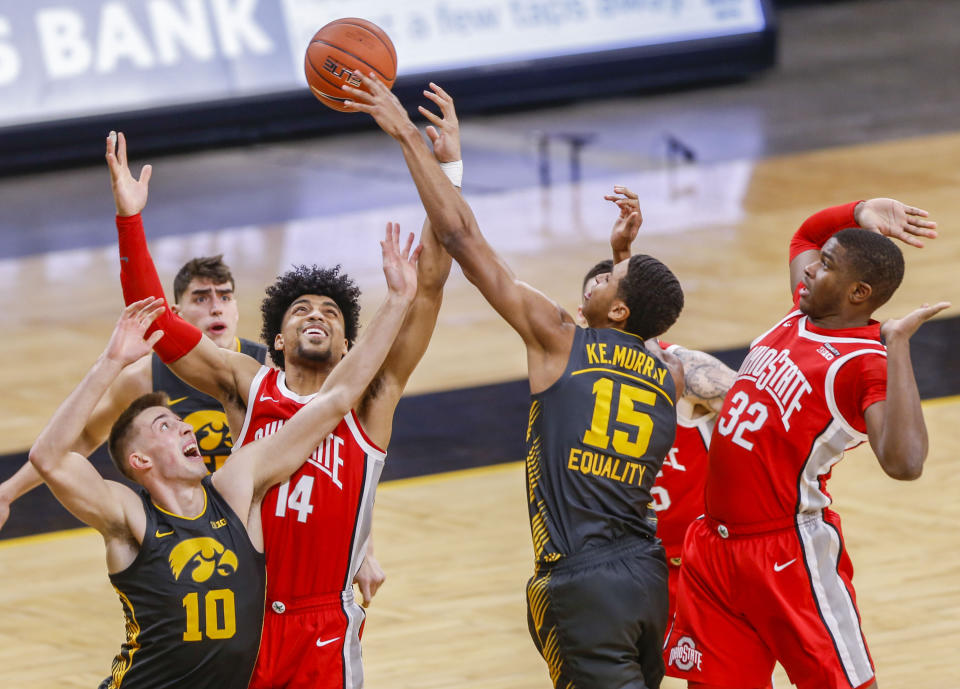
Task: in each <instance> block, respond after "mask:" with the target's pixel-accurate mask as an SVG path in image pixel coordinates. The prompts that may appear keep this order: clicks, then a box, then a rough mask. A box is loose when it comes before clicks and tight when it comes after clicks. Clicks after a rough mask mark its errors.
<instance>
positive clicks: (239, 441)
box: [230, 366, 270, 452]
mask: <svg viewBox="0 0 960 689" xmlns="http://www.w3.org/2000/svg"><path fill="white" fill-rule="evenodd" d="M269 372H270V367H269V366H261V367H260V370H259V371H257V375H255V376H254V377H253V380H251V381H250V389H249V390H248V391H247V413H246V414H245V415H244V417H243V426H241V427H240V432H239V433H231V434H230V435H231V436H232V437H233V449H232V450H231V452H236V451H237V450H238V449H240V446H241V445H243V439H244V438H246V437H247V430H248V429H249V427H250V419H251V417H252V416H253V407H254V403H255V402H256V400H257V395H258V394H260V383H262V382H263V377H264V376H265V375H267V374H268V373H269Z"/></svg>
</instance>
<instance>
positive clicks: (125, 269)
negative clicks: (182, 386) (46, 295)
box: [106, 132, 259, 422]
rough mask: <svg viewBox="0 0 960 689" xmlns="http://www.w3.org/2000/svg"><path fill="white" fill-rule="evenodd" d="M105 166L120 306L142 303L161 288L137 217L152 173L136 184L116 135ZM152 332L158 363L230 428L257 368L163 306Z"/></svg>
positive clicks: (124, 145)
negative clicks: (211, 403)
mask: <svg viewBox="0 0 960 689" xmlns="http://www.w3.org/2000/svg"><path fill="white" fill-rule="evenodd" d="M106 160H107V167H108V168H109V169H110V181H111V188H112V189H113V199H114V202H115V204H116V207H117V219H116V220H117V239H118V245H119V250H120V284H121V286H122V287H123V298H124V301H125V302H126V303H127V304H130V303H133V302H135V301H139V300H141V299H146V298H148V297H163V286H162V285H161V283H160V278H159V276H158V275H157V269H156V267H155V266H154V264H153V259H152V258H151V256H150V252H149V250H148V248H147V240H146V237H145V236H144V230H143V220H142V218H141V216H140V213H141V211H142V210H143V209H144V207H145V206H146V202H147V195H148V184H149V181H150V177H151V175H152V168H151V166H149V165H146V166H144V168H143V171H142V173H141V175H140V179H136V178H134V177H133V175H132V174H131V172H130V167H129V164H128V161H127V142H126V137H124V135H123V133H122V132H120V133H119V134H118V133H114V132H110V136H108V137H107V150H106ZM154 329H162V330H163V331H164V332H165V333H166V335H165V337H164V338H163V339H162V340H160V342H159V343H158V345H157V349H156V351H157V354H158V355H159V356H160V358H161V359H162V360H163V361H164V363H165V364H167V365H168V366H170V368H171V369H172V370H173V372H174V373H176V374H177V375H178V376H179V377H180V378H181V379H183V380H184V381H186V382H187V383H189V384H190V385H192V386H193V387H195V388H197V389H198V390H201V391H203V392H205V393H207V394H209V395H211V396H213V397H215V398H216V399H217V400H219V401H220V402H221V404H222V405H223V407H224V409H225V410H227V413H228V415H231V416H232V418H230V419H229V420H230V421H231V422H235V421H236V420H237V419H236V416H237V415H236V408H237V406H238V402H239V403H240V405H239V406H242V398H243V396H244V395H245V394H246V393H247V388H248V386H249V381H250V380H251V379H252V377H253V376H254V375H255V374H256V371H257V369H258V368H259V364H257V363H256V362H255V361H253V360H252V359H249V357H244V356H242V355H237V353H236V352H229V351H227V350H226V349H221V348H220V347H217V346H216V344H214V342H213V341H212V340H210V339H209V338H205V337H203V333H202V332H201V331H200V330H199V329H198V328H196V327H194V326H193V325H191V324H189V323H187V322H186V321H185V320H183V319H182V318H180V317H179V316H177V315H176V314H174V313H173V311H172V310H170V308H169V306H167V305H166V304H165V305H164V310H163V312H162V313H161V314H160V315H159V317H158V318H157V320H156V323H155V325H154ZM151 332H152V331H151ZM149 334H150V333H148V335H149ZM248 359H249V361H248ZM231 412H233V414H231Z"/></svg>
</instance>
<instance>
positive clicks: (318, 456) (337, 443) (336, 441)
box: [253, 419, 343, 490]
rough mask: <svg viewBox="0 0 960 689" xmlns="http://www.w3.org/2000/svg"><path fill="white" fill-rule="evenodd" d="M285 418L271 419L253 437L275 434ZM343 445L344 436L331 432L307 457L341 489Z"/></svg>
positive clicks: (258, 437)
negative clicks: (341, 451) (341, 452)
mask: <svg viewBox="0 0 960 689" xmlns="http://www.w3.org/2000/svg"><path fill="white" fill-rule="evenodd" d="M283 421H284V420H283V419H277V420H276V421H271V422H270V423H268V424H266V425H265V426H261V427H260V428H258V429H257V430H256V431H254V434H253V439H254V440H259V439H260V438H265V437H267V436H268V435H273V434H274V433H276V432H277V431H279V430H280V427H281V426H283ZM342 447H343V438H341V437H339V436H336V435H334V434H333V433H331V434H330V435H328V436H327V437H326V439H324V441H323V442H322V443H321V444H320V446H319V447H318V448H317V449H316V450H314V451H313V452H312V453H311V454H310V456H309V457H308V458H307V462H308V463H310V464H312V465H313V466H315V467H317V468H318V469H319V470H320V471H322V472H323V473H324V474H326V475H327V476H329V477H330V480H331V481H332V482H333V485H335V486H336V487H337V488H339V489H340V490H343V482H342V481H341V480H340V470H341V469H342V468H343V458H342V457H341V456H340V450H341V448H342Z"/></svg>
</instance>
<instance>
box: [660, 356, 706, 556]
mask: <svg viewBox="0 0 960 689" xmlns="http://www.w3.org/2000/svg"><path fill="white" fill-rule="evenodd" d="M660 346H661V347H662V348H663V349H665V350H667V351H668V352H669V351H671V350H672V349H675V348H676V345H669V344H667V343H666V342H661V343H660ZM692 412H693V405H692V404H690V403H689V402H687V401H686V400H684V399H682V398H681V399H680V400H678V401H677V435H676V438H674V441H673V447H672V448H670V452H669V453H668V454H667V456H666V457H665V458H664V460H663V467H662V468H661V469H660V473H659V474H657V482H656V483H655V484H654V486H653V489H652V490H651V491H650V493H651V495H652V496H653V509H655V510H656V511H657V537H658V538H660V540H661V541H663V548H664V550H666V552H667V559H668V560H671V559H679V558H680V552H681V550H683V537H684V535H685V534H686V533H687V527H688V526H689V525H690V522H692V521H693V520H694V519H696V518H697V517H699V516H700V515H701V514H703V488H704V483H705V482H706V479H707V448H709V447H710V434H711V433H712V432H713V426H714V424H715V423H716V418H717V415H716V414H713V413H710V414H704V415H703V416H698V417H697V418H695V419H694V418H691V417H692ZM675 564H679V563H675Z"/></svg>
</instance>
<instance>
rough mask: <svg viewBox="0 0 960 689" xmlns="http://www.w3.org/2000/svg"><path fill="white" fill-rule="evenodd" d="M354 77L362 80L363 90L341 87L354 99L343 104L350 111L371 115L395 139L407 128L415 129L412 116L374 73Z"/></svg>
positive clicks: (359, 74) (355, 74)
mask: <svg viewBox="0 0 960 689" xmlns="http://www.w3.org/2000/svg"><path fill="white" fill-rule="evenodd" d="M354 76H356V77H357V78H358V79H359V80H360V86H361V87H362V88H355V87H353V86H347V85H344V86H341V87H340V88H341V89H342V90H344V91H346V92H347V93H349V94H350V95H351V96H352V97H353V98H352V99H351V100H345V101H344V102H343V104H344V106H345V107H346V108H348V110H349V111H352V112H365V113H367V114H369V115H370V116H371V117H373V119H374V120H376V122H377V124H378V125H380V128H381V129H382V130H383V131H385V132H386V133H387V134H389V135H390V136H392V137H393V138H394V139H399V138H400V136H401V135H402V134H403V132H404V131H405V130H406V129H407V128H409V127H413V122H412V121H411V120H410V115H408V114H407V111H406V110H404V108H403V105H401V103H400V100H399V99H398V98H397V97H396V96H395V95H393V91H391V90H390V89H388V88H387V87H386V86H385V85H384V83H383V82H382V81H380V80H379V79H377V77H376V76H374V74H373V72H370V74H369V75H366V76H365V75H363V74H361V73H360V72H355V73H354ZM414 128H415V127H414Z"/></svg>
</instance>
